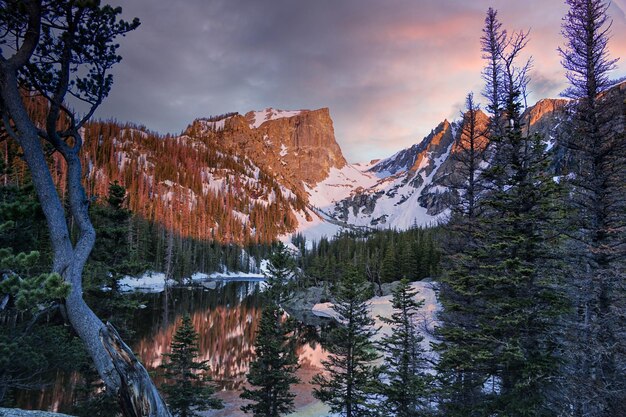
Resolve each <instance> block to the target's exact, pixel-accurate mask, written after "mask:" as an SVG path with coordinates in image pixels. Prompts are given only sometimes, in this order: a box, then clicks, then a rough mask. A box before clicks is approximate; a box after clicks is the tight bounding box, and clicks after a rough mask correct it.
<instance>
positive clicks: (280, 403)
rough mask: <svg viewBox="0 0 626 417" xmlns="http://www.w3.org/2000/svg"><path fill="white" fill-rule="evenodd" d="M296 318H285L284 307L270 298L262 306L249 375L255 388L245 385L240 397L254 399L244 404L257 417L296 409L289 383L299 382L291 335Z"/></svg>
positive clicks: (277, 415) (277, 414) (266, 416)
mask: <svg viewBox="0 0 626 417" xmlns="http://www.w3.org/2000/svg"><path fill="white" fill-rule="evenodd" d="M293 330H294V326H293V322H292V321H291V320H289V319H287V320H286V321H285V319H284V311H283V310H282V309H281V308H280V307H278V305H277V304H276V303H275V302H273V301H270V302H269V303H268V304H267V305H265V306H264V307H263V312H262V313H261V322H260V324H259V330H258V333H257V335H256V340H255V343H254V348H255V355H256V359H255V360H254V361H253V362H252V363H251V364H250V371H249V372H248V375H247V379H248V382H249V383H250V385H252V387H253V388H252V389H248V388H245V387H244V388H243V392H242V394H241V398H243V399H245V400H248V401H252V403H250V404H246V405H244V406H242V407H241V409H242V410H243V411H244V412H245V413H252V415H253V416H254V417H279V416H282V415H285V414H288V413H291V412H293V411H294V404H293V400H294V398H295V394H293V393H292V392H291V391H290V386H291V385H292V384H296V383H298V382H299V379H298V378H297V377H296V376H295V371H296V370H297V369H298V358H297V356H296V355H295V354H294V351H293V344H292V343H291V342H292V341H291V336H290V333H292V332H293Z"/></svg>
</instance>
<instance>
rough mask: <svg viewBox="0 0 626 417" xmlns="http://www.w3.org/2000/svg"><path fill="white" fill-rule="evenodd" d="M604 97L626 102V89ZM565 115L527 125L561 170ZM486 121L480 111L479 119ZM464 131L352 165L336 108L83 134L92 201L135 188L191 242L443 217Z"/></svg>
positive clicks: (558, 107) (555, 111) (143, 205)
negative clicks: (175, 130) (170, 128)
mask: <svg viewBox="0 0 626 417" xmlns="http://www.w3.org/2000/svg"><path fill="white" fill-rule="evenodd" d="M607 94H608V95H609V96H611V97H613V96H614V98H612V100H613V99H614V100H615V103H616V108H617V107H620V106H624V104H623V103H624V98H625V97H626V83H623V84H621V85H620V86H617V87H615V88H614V89H613V90H611V92H609V93H607ZM616 111H617V112H618V113H619V111H621V107H620V108H619V109H617V110H616ZM567 117H568V105H567V101H565V100H553V99H546V100H541V101H539V102H538V103H537V104H536V105H535V106H533V107H531V108H530V109H528V111H527V112H526V113H525V115H524V118H525V123H526V126H527V128H528V129H529V130H530V131H531V132H537V133H540V134H542V135H543V137H544V138H545V140H546V141H547V142H548V145H549V147H551V148H554V149H555V152H556V155H557V158H556V160H557V163H556V164H559V161H560V160H562V158H563V157H564V155H563V151H562V149H561V148H560V147H558V146H556V145H557V144H558V143H559V142H560V141H562V140H563V136H564V135H565V136H566V135H567V134H568V133H567V129H564V127H563V126H564V125H565V124H564V123H563V121H564V120H566V118H567ZM615 120H616V123H622V125H621V127H619V126H618V128H621V129H622V130H623V122H619V120H622V119H620V118H616V119H615ZM487 122H488V118H487V116H486V115H485V114H483V113H479V115H478V123H479V124H481V125H483V126H486V124H487ZM463 131H464V129H463V125H462V121H453V122H449V121H447V120H444V121H443V122H441V123H440V124H439V125H438V126H437V127H435V128H434V129H433V130H432V131H431V132H430V134H428V135H427V136H426V137H425V138H424V139H422V140H420V141H416V143H415V144H414V145H413V146H410V147H408V148H406V149H403V150H400V151H399V152H397V153H396V154H394V155H393V156H391V157H389V158H386V159H382V160H377V161H372V162H370V163H367V164H349V163H347V161H346V159H345V158H344V156H343V154H342V152H341V148H340V146H339V144H338V143H337V140H336V139H335V134H334V128H333V121H332V119H331V117H330V111H329V109H327V108H323V109H318V110H296V111H285V110H276V109H272V108H268V109H265V110H262V111H251V112H248V113H246V114H245V115H241V114H238V113H229V114H225V115H222V116H216V117H210V118H204V119H197V120H195V121H194V122H192V123H191V124H190V125H189V127H188V128H187V129H186V130H185V131H184V132H183V133H182V134H181V135H177V136H171V135H168V136H160V135H157V134H154V133H151V132H150V131H148V130H146V129H145V128H141V127H137V126H133V125H128V124H127V125H120V124H116V123H112V122H95V123H92V124H91V125H89V126H88V127H87V128H86V132H85V138H86V146H85V152H84V155H83V158H84V161H83V162H84V166H85V167H86V185H87V190H89V192H90V194H92V195H95V196H97V195H100V196H101V195H104V194H105V193H106V190H107V187H108V184H109V183H111V182H113V181H116V180H117V181H119V182H120V183H121V184H123V185H124V186H126V188H127V189H128V190H129V208H130V209H131V210H133V211H135V212H136V213H138V214H140V215H143V216H145V217H147V218H149V219H150V220H153V221H156V222H158V223H161V224H163V225H165V226H166V227H168V228H172V229H174V230H175V231H176V232H177V233H180V234H182V235H188V236H191V237H194V238H199V239H207V238H208V239H216V240H219V241H221V242H238V243H256V242H267V241H269V240H272V239H275V238H277V237H283V238H285V239H287V238H288V237H289V236H291V235H292V234H295V233H302V234H304V235H305V236H306V237H307V238H309V239H319V238H320V237H321V236H328V237H331V236H333V235H334V234H335V233H337V232H338V231H340V230H342V229H350V228H398V229H406V228H409V227H411V226H413V225H430V224H434V223H436V222H439V221H442V220H444V219H445V218H446V215H447V213H448V212H449V207H450V203H451V202H452V201H453V200H454V198H455V196H454V193H453V192H452V191H451V189H450V188H449V185H450V184H451V179H454V176H455V175H458V170H457V169H455V164H456V163H457V162H456V161H455V158H453V157H451V156H453V155H454V154H455V146H458V145H457V143H458V142H459V140H460V138H461V135H462V134H463ZM59 170H60V171H61V172H59V173H58V175H57V176H56V177H57V178H59V181H62V179H63V178H64V176H63V172H62V170H63V168H62V166H61V167H60V168H59Z"/></svg>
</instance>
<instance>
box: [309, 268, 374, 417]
mask: <svg viewBox="0 0 626 417" xmlns="http://www.w3.org/2000/svg"><path fill="white" fill-rule="evenodd" d="M366 286H367V284H366V282H365V279H364V278H363V277H361V276H360V275H359V274H358V273H357V272H356V271H354V270H352V271H348V272H347V273H346V275H345V276H344V277H343V279H342V281H341V282H340V283H339V289H338V291H337V294H336V297H335V299H336V302H335V304H334V305H333V310H334V311H335V312H336V313H337V315H338V316H339V317H338V320H339V324H338V326H337V327H336V328H335V329H333V330H332V331H331V333H330V337H329V339H330V340H329V344H328V346H327V350H328V352H329V357H328V359H327V360H326V361H323V362H322V364H323V366H324V370H325V371H326V374H327V375H324V374H318V375H316V376H315V377H314V378H313V383H314V384H317V385H319V387H318V388H315V389H314V390H313V395H314V396H315V397H316V398H318V399H319V400H321V401H323V402H324V403H326V404H328V405H329V406H330V409H331V412H333V413H338V414H339V415H341V416H344V417H367V416H374V415H376V413H375V410H373V409H372V403H371V398H372V395H373V391H374V381H376V379H377V372H378V370H377V368H376V367H375V366H374V365H373V364H372V362H373V361H375V360H376V359H377V358H379V356H378V354H377V352H376V349H375V346H374V343H373V342H372V340H371V339H372V337H373V336H374V335H375V334H376V330H375V329H374V328H373V325H374V320H373V319H372V318H371V317H370V316H369V313H368V311H367V308H368V303H367V300H366V298H365V297H364V295H363V294H365V293H366Z"/></svg>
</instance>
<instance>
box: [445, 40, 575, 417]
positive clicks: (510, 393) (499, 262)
mask: <svg viewBox="0 0 626 417" xmlns="http://www.w3.org/2000/svg"><path fill="white" fill-rule="evenodd" d="M526 42H527V32H520V33H516V34H513V35H512V36H511V37H510V38H508V41H507V45H508V48H510V49H507V50H505V51H503V53H502V62H503V63H502V72H503V73H502V77H503V80H504V84H503V85H504V86H505V90H504V95H503V103H505V115H506V117H507V120H508V121H509V123H508V126H507V128H506V130H505V134H504V136H502V137H492V138H491V140H492V141H493V142H494V146H495V149H494V152H495V155H494V158H493V160H492V161H491V166H490V168H489V169H487V170H486V171H485V172H484V175H485V178H486V179H487V180H488V184H487V185H488V189H487V192H486V195H485V197H484V198H482V200H481V202H480V204H481V207H483V209H484V213H483V215H482V216H481V217H479V218H477V219H476V222H475V225H474V227H473V228H472V229H471V230H470V238H469V239H467V238H466V237H465V235H463V239H465V241H466V246H465V248H464V251H463V252H461V253H456V254H453V255H452V256H450V257H449V262H447V263H446V266H447V268H446V271H445V274H444V276H443V277H442V287H441V292H440V297H441V300H442V304H443V306H444V311H443V313H442V314H441V320H442V321H443V326H441V327H440V330H439V334H440V338H441V343H440V344H439V345H438V349H439V350H440V351H441V357H440V361H439V363H438V374H439V376H440V378H441V381H442V386H443V401H442V405H441V406H442V408H443V410H444V412H445V414H446V416H451V417H452V416H467V415H472V416H485V417H486V416H493V415H502V416H509V417H514V416H544V415H546V416H547V415H552V414H551V412H550V410H549V407H548V404H547V403H548V399H547V392H548V389H547V388H548V387H549V386H550V385H551V384H552V379H553V378H554V377H555V376H556V374H557V369H558V367H559V362H558V360H559V358H558V353H559V352H558V350H557V347H556V345H555V343H554V340H553V334H554V333H555V331H556V327H555V321H556V320H557V319H558V318H559V317H560V316H561V315H562V314H563V312H564V311H565V309H566V306H567V303H566V301H565V299H564V297H563V295H562V294H561V293H560V292H559V291H558V290H557V288H558V286H559V285H560V284H561V282H560V277H561V273H562V265H561V264H560V262H559V260H560V257H562V254H561V253H560V250H561V247H560V236H559V232H558V231H559V230H560V229H559V226H560V218H561V216H562V211H563V209H562V207H561V206H560V204H559V203H558V200H559V199H561V198H563V195H562V194H561V193H560V189H559V186H558V184H556V183H555V182H554V181H553V179H552V177H551V175H549V174H548V172H549V171H548V167H549V163H550V159H549V157H548V155H547V153H546V150H545V145H544V144H543V142H542V139H541V137H539V136H537V135H531V136H527V135H524V134H523V130H522V124H521V109H522V108H523V105H524V102H525V99H524V90H525V88H526V85H527V82H528V79H527V75H526V74H527V70H528V62H527V63H526V64H525V65H524V66H522V67H517V66H516V62H515V61H516V60H515V58H516V57H517V56H518V55H519V53H520V52H521V50H522V49H523V48H524V46H525V45H526ZM452 233H453V234H454V231H452Z"/></svg>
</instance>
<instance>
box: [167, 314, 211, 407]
mask: <svg viewBox="0 0 626 417" xmlns="http://www.w3.org/2000/svg"><path fill="white" fill-rule="evenodd" d="M171 347H172V351H171V352H170V353H164V354H163V356H165V357H166V358H167V360H168V361H167V362H166V363H164V364H162V365H161V368H162V369H163V371H164V372H163V375H164V376H165V378H166V380H167V382H166V383H165V384H163V385H162V387H161V389H162V391H163V393H164V394H165V396H166V398H167V404H168V406H169V409H170V411H171V412H172V414H173V415H174V416H178V417H193V416H199V414H198V413H196V411H204V410H208V409H210V408H218V409H219V408H223V405H222V401H221V400H219V399H217V398H215V397H214V396H213V394H214V392H215V389H214V388H213V387H212V386H211V385H208V383H210V381H211V379H210V378H209V377H208V376H207V375H206V372H208V370H209V366H208V365H207V361H202V362H198V361H197V360H196V359H197V357H198V351H199V350H198V333H197V332H196V330H195V329H194V327H193V324H192V323H191V318H190V317H189V315H184V316H183V318H182V320H181V323H180V326H179V327H178V329H176V333H175V334H174V339H173V341H172V346H171Z"/></svg>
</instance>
